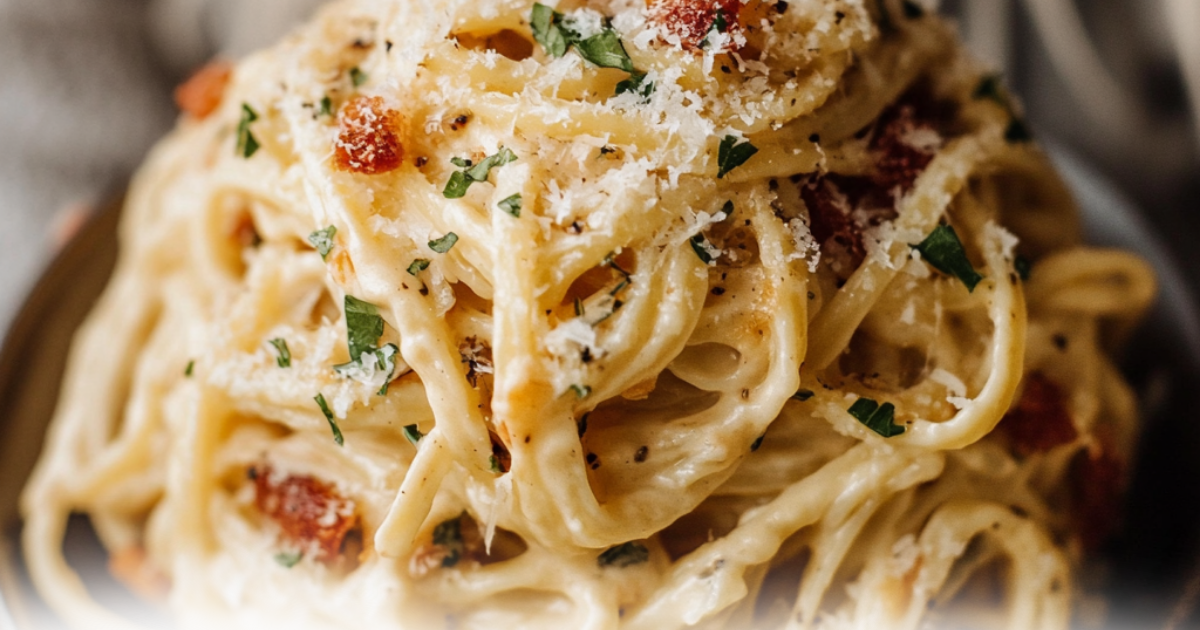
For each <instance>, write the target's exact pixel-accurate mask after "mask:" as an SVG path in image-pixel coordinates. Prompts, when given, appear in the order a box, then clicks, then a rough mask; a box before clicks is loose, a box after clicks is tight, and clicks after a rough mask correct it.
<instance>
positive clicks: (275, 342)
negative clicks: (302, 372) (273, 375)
mask: <svg viewBox="0 0 1200 630" xmlns="http://www.w3.org/2000/svg"><path fill="white" fill-rule="evenodd" d="M269 343H270V344H271V345H272V346H275V352H276V353H278V356H276V357H275V363H277V364H279V367H281V368H290V367H292V351H291V350H288V345H287V340H286V339H282V338H281V339H272V340H270V342H269Z"/></svg>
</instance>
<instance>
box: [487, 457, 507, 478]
mask: <svg viewBox="0 0 1200 630" xmlns="http://www.w3.org/2000/svg"><path fill="white" fill-rule="evenodd" d="M488 470H491V471H492V472H493V473H495V474H497V475H499V474H500V473H503V472H504V469H503V468H500V460H499V459H497V458H496V456H495V455H488Z"/></svg>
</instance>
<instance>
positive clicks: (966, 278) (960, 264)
mask: <svg viewBox="0 0 1200 630" xmlns="http://www.w3.org/2000/svg"><path fill="white" fill-rule="evenodd" d="M916 249H917V251H919V252H921V257H922V258H924V259H925V261H926V262H928V263H929V264H930V265H932V266H933V268H934V269H937V270H938V271H940V272H942V273H944V274H947V275H951V276H954V277H956V278H958V279H959V280H962V283H963V284H965V285H966V286H967V290H968V291H971V292H974V291H975V287H976V285H978V284H979V282H980V281H981V280H983V276H981V275H979V272H977V271H975V268H974V267H972V266H971V261H970V260H969V259H967V251H966V250H965V249H963V244H962V241H960V240H959V239H958V234H956V233H955V232H954V228H952V227H950V226H949V225H939V226H937V228H936V229H934V230H933V232H931V233H930V234H929V236H928V237H926V238H925V240H924V241H921V244H920V245H917V246H916Z"/></svg>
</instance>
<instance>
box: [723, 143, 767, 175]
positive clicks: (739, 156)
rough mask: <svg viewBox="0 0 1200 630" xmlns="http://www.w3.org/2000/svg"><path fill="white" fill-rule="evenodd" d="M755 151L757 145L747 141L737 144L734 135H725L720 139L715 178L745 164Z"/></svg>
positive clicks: (756, 150) (756, 151)
mask: <svg viewBox="0 0 1200 630" xmlns="http://www.w3.org/2000/svg"><path fill="white" fill-rule="evenodd" d="M755 153H758V147H756V146H754V145H753V144H750V142H749V141H746V142H743V143H741V144H738V139H737V137H736V136H731V135H730V136H725V137H724V138H723V139H721V147H720V149H719V150H718V152H717V179H721V178H723V177H725V176H726V175H728V174H729V171H732V170H733V169H735V168H737V167H739V166H741V165H743V164H745V163H746V160H749V159H750V158H751V157H754V154H755Z"/></svg>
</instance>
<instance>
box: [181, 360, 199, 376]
mask: <svg viewBox="0 0 1200 630" xmlns="http://www.w3.org/2000/svg"><path fill="white" fill-rule="evenodd" d="M195 371H196V361H195V360H191V361H188V364H187V367H185V368H183V375H184V376H185V377H187V378H192V374H193V373H194V372H195Z"/></svg>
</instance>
